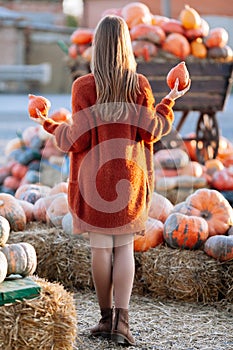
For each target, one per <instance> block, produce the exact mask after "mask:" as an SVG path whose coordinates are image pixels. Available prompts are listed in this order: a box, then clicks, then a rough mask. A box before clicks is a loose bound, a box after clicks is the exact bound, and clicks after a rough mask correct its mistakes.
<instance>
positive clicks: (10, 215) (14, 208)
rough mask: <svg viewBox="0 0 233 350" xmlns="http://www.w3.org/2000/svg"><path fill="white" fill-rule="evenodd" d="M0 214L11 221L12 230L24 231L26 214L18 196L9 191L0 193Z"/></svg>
mask: <svg viewBox="0 0 233 350" xmlns="http://www.w3.org/2000/svg"><path fill="white" fill-rule="evenodd" d="M0 215H1V216H3V217H4V218H6V219H7V220H8V221H9V224H10V228H11V230H12V231H23V230H24V229H25V227H26V215H25V213H24V210H23V208H22V207H21V205H20V204H19V203H18V201H17V200H16V198H15V197H14V196H12V195H10V194H8V193H0Z"/></svg>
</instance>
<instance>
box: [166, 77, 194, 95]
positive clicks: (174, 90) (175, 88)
mask: <svg viewBox="0 0 233 350" xmlns="http://www.w3.org/2000/svg"><path fill="white" fill-rule="evenodd" d="M190 86H191V79H189V83H188V85H187V86H186V88H184V89H183V90H178V87H179V79H178V78H177V79H176V82H175V86H174V88H173V89H172V90H171V91H170V92H169V94H168V95H167V96H166V97H165V98H169V99H171V100H177V99H178V98H180V97H182V96H184V94H186V92H187V91H188V90H189V89H190Z"/></svg>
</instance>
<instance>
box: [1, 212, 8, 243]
mask: <svg viewBox="0 0 233 350" xmlns="http://www.w3.org/2000/svg"><path fill="white" fill-rule="evenodd" d="M10 229H11V228H10V224H9V221H8V220H7V219H6V218H4V217H3V216H0V246H1V247H2V246H4V245H5V244H6V242H7V240H8V238H9V235H10Z"/></svg>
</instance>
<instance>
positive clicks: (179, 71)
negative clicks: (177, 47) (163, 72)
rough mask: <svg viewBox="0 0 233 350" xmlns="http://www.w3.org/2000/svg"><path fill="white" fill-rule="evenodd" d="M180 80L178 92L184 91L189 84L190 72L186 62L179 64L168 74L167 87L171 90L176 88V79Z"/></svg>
mask: <svg viewBox="0 0 233 350" xmlns="http://www.w3.org/2000/svg"><path fill="white" fill-rule="evenodd" d="M177 78H178V79H179V86H178V90H183V89H185V88H186V86H188V83H189V71H188V69H187V67H186V64H185V62H184V61H182V62H180V63H178V64H177V65H176V66H175V67H173V68H172V69H171V70H170V71H169V72H168V74H167V85H168V86H169V87H170V89H173V88H174V86H175V82H176V79H177Z"/></svg>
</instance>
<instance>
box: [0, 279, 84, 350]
mask: <svg viewBox="0 0 233 350" xmlns="http://www.w3.org/2000/svg"><path fill="white" fill-rule="evenodd" d="M33 278H34V280H35V282H37V283H38V284H39V285H40V286H41V294H40V296H39V297H38V298H35V299H30V300H23V301H20V302H16V303H13V304H7V305H4V306H1V307H0V319H1V327H0V349H4V350H22V349H23V350H35V349H36V350H51V349H54V350H55V349H56V350H72V349H74V346H75V342H76V341H77V311H76V306H75V302H74V297H73V295H72V294H71V293H70V292H68V291H65V289H64V288H63V286H62V285H61V284H59V283H51V282H47V281H46V280H44V279H41V278H38V277H33Z"/></svg>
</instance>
